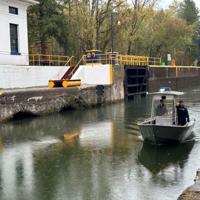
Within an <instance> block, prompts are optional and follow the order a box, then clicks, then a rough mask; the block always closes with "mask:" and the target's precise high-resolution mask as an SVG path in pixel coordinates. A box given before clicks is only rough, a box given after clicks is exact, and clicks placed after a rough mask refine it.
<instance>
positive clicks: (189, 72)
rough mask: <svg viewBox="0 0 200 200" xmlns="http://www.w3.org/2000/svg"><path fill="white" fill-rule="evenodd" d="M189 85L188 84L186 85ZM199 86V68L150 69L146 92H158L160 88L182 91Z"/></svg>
mask: <svg viewBox="0 0 200 200" xmlns="http://www.w3.org/2000/svg"><path fill="white" fill-rule="evenodd" d="M188 83H189V84H188ZM198 85H200V68H195V67H182V68H181V67H178V68H177V70H176V68H175V67H150V68H149V80H148V91H149V92H153V91H158V89H159V88H160V87H161V86H168V87H171V88H172V89H173V90H182V89H184V88H187V87H196V86H198Z"/></svg>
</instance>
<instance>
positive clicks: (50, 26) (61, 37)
mask: <svg viewBox="0 0 200 200" xmlns="http://www.w3.org/2000/svg"><path fill="white" fill-rule="evenodd" d="M28 27H29V41H30V45H33V46H35V47H36V49H37V51H38V50H39V51H40V52H41V53H42V54H47V53H48V51H49V49H48V47H49V45H48V42H49V41H50V40H51V39H55V40H56V41H57V42H58V43H59V45H60V46H61V47H62V48H63V49H64V52H65V53H67V50H68V48H67V46H68V42H69V41H68V30H69V25H68V21H67V18H66V16H64V14H63V6H62V5H60V4H58V3H57V2H56V1H55V0H40V4H38V5H34V6H32V7H31V8H30V9H29V10H28Z"/></svg>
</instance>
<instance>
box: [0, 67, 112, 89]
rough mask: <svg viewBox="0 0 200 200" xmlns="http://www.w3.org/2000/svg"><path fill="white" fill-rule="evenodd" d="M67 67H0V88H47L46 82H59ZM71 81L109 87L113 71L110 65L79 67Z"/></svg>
mask: <svg viewBox="0 0 200 200" xmlns="http://www.w3.org/2000/svg"><path fill="white" fill-rule="evenodd" d="M68 69H69V67H58V66H54V67H53V66H15V65H0V88H3V89H8V88H27V87H39V86H47V84H48V80H50V79H56V80H59V79H61V77H62V76H63V75H64V74H65V72H66V71H67V70H68ZM72 79H80V80H81V83H82V84H92V85H111V84H112V82H113V70H112V66H111V65H102V64H94V65H81V66H80V67H79V68H78V70H77V71H76V73H75V74H74V76H73V77H72Z"/></svg>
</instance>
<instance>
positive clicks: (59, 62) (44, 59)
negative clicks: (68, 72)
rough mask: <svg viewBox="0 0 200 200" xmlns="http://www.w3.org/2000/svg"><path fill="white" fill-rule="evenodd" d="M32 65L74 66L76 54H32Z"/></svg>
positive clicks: (30, 59) (30, 56)
mask: <svg viewBox="0 0 200 200" xmlns="http://www.w3.org/2000/svg"><path fill="white" fill-rule="evenodd" d="M29 64H30V65H36V66H41V65H49V66H67V65H69V66H73V65H74V56H71V57H70V56H60V55H44V54H30V55H29Z"/></svg>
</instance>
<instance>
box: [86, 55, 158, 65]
mask: <svg viewBox="0 0 200 200" xmlns="http://www.w3.org/2000/svg"><path fill="white" fill-rule="evenodd" d="M83 60H84V62H85V63H92V64H93V63H101V64H122V65H137V66H144V65H160V63H161V58H157V57H147V56H135V55H121V54H112V53H107V54H97V55H96V56H95V57H92V58H91V57H87V56H86V55H84V58H83Z"/></svg>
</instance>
